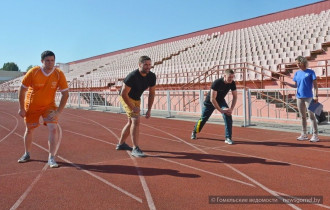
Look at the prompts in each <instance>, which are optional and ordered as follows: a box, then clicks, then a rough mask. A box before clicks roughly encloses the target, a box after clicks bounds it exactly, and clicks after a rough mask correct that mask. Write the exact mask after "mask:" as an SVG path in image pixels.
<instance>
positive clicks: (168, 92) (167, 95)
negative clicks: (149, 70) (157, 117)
mask: <svg viewBox="0 0 330 210" xmlns="http://www.w3.org/2000/svg"><path fill="white" fill-rule="evenodd" d="M166 101H167V118H170V117H172V115H171V97H170V91H169V90H167V91H166Z"/></svg>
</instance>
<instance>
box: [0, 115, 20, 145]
mask: <svg viewBox="0 0 330 210" xmlns="http://www.w3.org/2000/svg"><path fill="white" fill-rule="evenodd" d="M1 113H3V114H6V115H9V116H11V117H13V118H14V119H15V120H16V125H15V128H13V129H12V130H9V129H8V128H5V127H4V126H2V125H0V126H1V127H2V128H5V129H6V130H7V131H10V132H9V133H8V134H7V135H6V136H5V137H3V138H2V139H0V142H2V141H3V140H5V139H6V138H8V136H10V135H11V134H13V133H14V132H15V130H16V129H17V127H18V119H17V117H15V116H14V115H12V114H8V113H6V112H1Z"/></svg>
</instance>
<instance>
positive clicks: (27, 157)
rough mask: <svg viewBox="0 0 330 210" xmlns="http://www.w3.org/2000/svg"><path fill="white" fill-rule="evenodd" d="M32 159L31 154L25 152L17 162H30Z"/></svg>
mask: <svg viewBox="0 0 330 210" xmlns="http://www.w3.org/2000/svg"><path fill="white" fill-rule="evenodd" d="M29 160H30V154H29V153H25V154H24V155H23V156H22V157H21V158H20V159H18V161H17V162H19V163H25V162H28V161H29Z"/></svg>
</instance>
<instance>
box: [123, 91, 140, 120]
mask: <svg viewBox="0 0 330 210" xmlns="http://www.w3.org/2000/svg"><path fill="white" fill-rule="evenodd" d="M119 100H120V102H121V104H122V105H123V107H124V110H125V112H126V114H127V116H128V118H137V117H139V116H140V112H139V113H134V112H133V110H132V109H131V108H129V106H128V105H127V104H126V103H125V101H124V99H123V97H121V96H120V98H119ZM129 100H130V102H131V103H132V104H134V106H135V107H140V104H141V101H140V100H138V101H137V100H134V99H131V98H129Z"/></svg>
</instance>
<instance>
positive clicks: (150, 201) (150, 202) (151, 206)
mask: <svg viewBox="0 0 330 210" xmlns="http://www.w3.org/2000/svg"><path fill="white" fill-rule="evenodd" d="M126 152H127V154H128V155H129V156H130V157H131V159H132V161H133V163H134V165H135V168H136V171H137V172H138V174H139V178H140V182H141V184H142V188H143V190H144V194H145V195H146V198H147V203H148V206H149V209H151V210H155V209H156V206H155V203H154V200H153V199H152V196H151V193H150V190H149V187H148V185H147V182H146V180H145V178H144V175H143V172H142V170H141V169H140V168H139V166H138V163H137V161H136V159H135V158H133V157H132V156H131V155H130V152H129V151H126Z"/></svg>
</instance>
